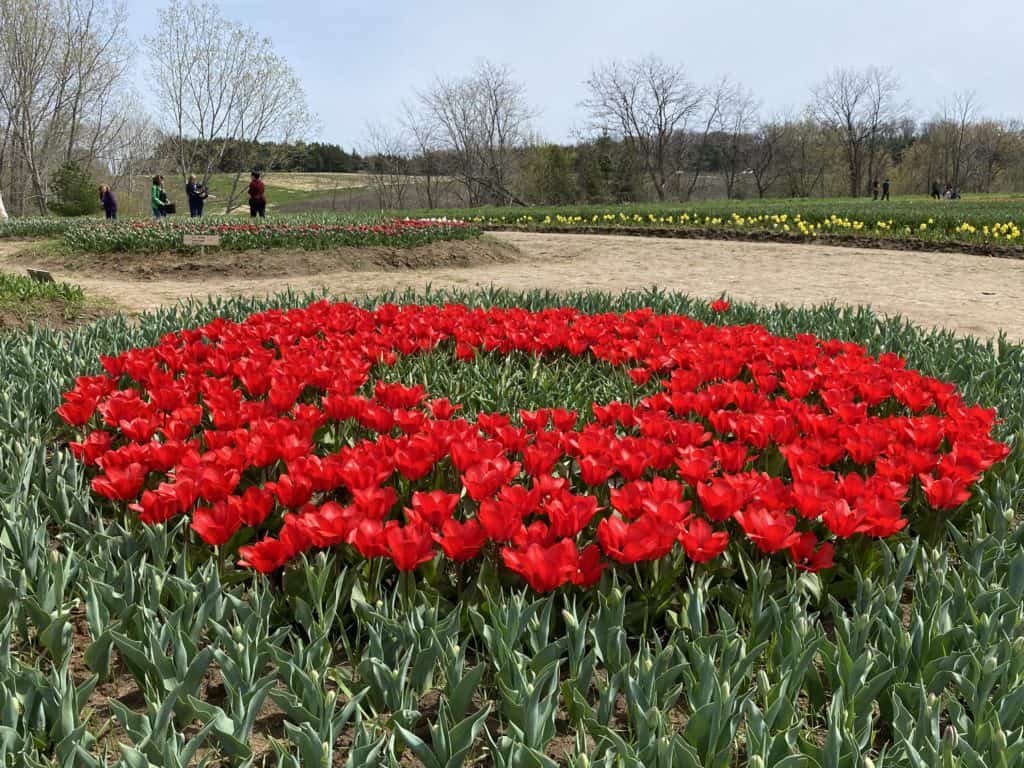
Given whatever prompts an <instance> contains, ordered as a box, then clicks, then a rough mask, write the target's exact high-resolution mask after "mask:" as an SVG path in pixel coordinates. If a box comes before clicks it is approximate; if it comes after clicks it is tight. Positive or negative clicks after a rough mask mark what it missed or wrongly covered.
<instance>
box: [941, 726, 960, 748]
mask: <svg viewBox="0 0 1024 768" xmlns="http://www.w3.org/2000/svg"><path fill="white" fill-rule="evenodd" d="M942 743H943V744H945V745H946V746H947V747H948V748H949V749H950V750H954V749H956V747H957V745H958V744H959V743H960V734H959V733H957V731H956V727H955V726H954V725H953V724H952V723H950V724H949V725H947V726H946V730H944V731H943V732H942Z"/></svg>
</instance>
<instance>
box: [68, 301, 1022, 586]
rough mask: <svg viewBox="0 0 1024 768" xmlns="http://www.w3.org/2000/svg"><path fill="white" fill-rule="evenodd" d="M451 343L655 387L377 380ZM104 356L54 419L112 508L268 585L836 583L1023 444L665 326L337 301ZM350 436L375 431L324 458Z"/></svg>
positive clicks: (812, 357)
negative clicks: (446, 576) (548, 391)
mask: <svg viewBox="0 0 1024 768" xmlns="http://www.w3.org/2000/svg"><path fill="white" fill-rule="evenodd" d="M717 309H718V310H719V311H723V312H724V311H728V304H727V303H725V302H722V303H721V304H719V305H717ZM442 345H444V346H445V347H447V348H449V349H452V350H453V353H454V355H455V356H456V357H457V358H458V359H460V360H465V361H469V360H472V359H473V357H474V356H475V355H477V354H481V353H485V354H507V353H510V352H513V351H516V350H518V351H522V352H526V353H531V354H535V355H545V356H548V355H573V356H590V357H591V358H593V359H596V360H599V361H604V362H606V363H609V364H612V365H615V366H624V367H627V368H628V369H629V375H630V376H631V378H632V380H633V382H635V384H636V385H637V386H645V387H646V388H645V390H644V391H653V392H654V394H650V395H648V396H645V397H643V398H642V399H640V400H639V402H638V404H637V405H635V406H634V405H631V404H628V403H624V402H610V403H604V404H599V403H594V405H593V408H592V414H577V413H575V412H572V411H567V410H565V409H561V408H550V409H538V410H535V411H519V413H518V414H516V415H515V416H513V415H511V414H504V413H490V414H481V415H479V416H478V417H477V418H476V420H475V421H470V420H467V419H465V418H462V417H460V414H459V411H460V407H459V406H458V405H454V404H452V403H450V402H449V401H448V400H447V399H435V398H432V397H431V395H430V393H429V392H428V391H427V390H426V389H425V388H424V387H422V386H413V387H407V386H404V385H402V384H398V383H386V382H384V381H381V380H375V381H374V380H371V379H372V376H373V374H375V373H380V372H382V371H384V370H385V369H386V368H387V366H389V365H391V364H393V363H394V362H395V361H396V360H397V359H398V357H399V356H400V355H410V354H417V353H425V352H430V351H432V350H435V349H437V348H438V347H441V346H442ZM102 363H103V366H104V368H105V370H106V373H104V374H101V375H97V376H84V377H80V378H79V379H77V380H76V383H75V386H74V388H73V389H72V390H71V391H69V392H67V393H65V395H64V404H63V405H62V406H61V407H60V408H59V409H58V413H59V414H60V416H61V417H62V418H63V419H64V421H66V422H67V423H68V424H70V425H72V426H74V427H78V428H81V431H82V432H83V433H84V435H83V437H82V439H81V440H80V441H79V442H75V443H72V444H71V448H72V450H73V452H74V454H75V456H76V457H78V458H79V459H81V460H82V461H83V462H85V463H86V464H87V465H90V466H94V467H96V468H97V470H98V471H97V474H95V476H94V477H93V479H92V488H93V490H94V491H95V493H97V494H99V495H100V496H103V497H106V498H108V499H112V500H115V501H119V502H123V503H127V504H128V506H129V508H130V509H131V510H134V512H135V513H137V515H138V517H139V519H140V520H141V521H143V522H144V523H148V524H157V523H162V522H164V521H167V520H169V519H171V518H173V517H175V516H177V515H189V516H190V518H191V526H192V528H193V529H194V530H195V531H196V533H197V534H198V535H199V536H200V537H201V538H202V540H203V541H205V542H206V543H207V544H209V545H212V546H220V545H224V544H226V543H228V542H229V541H231V540H232V539H233V538H234V537H236V534H239V533H240V531H242V530H243V529H245V528H251V529H254V530H253V531H249V532H248V533H247V535H246V536H239V537H238V538H237V539H236V541H241V540H243V539H247V540H249V541H251V542H252V543H249V544H248V545H247V546H242V547H241V548H240V550H239V552H240V563H241V564H242V565H244V566H250V567H252V568H254V569H256V570H258V571H260V572H270V571H274V570H275V569H278V568H280V567H282V566H283V565H284V564H285V563H286V562H287V561H288V560H290V559H291V558H293V557H295V556H296V555H298V554H299V553H301V552H304V551H307V550H311V549H315V548H325V547H334V546H350V547H352V548H354V550H355V551H357V552H358V553H360V554H361V555H362V556H363V557H365V558H377V557H385V558H390V559H391V560H392V561H393V562H394V564H395V566H396V567H397V568H398V569H400V570H412V569H415V568H416V567H417V566H419V565H420V564H422V563H425V562H427V561H430V560H432V559H434V558H435V557H437V556H438V555H439V554H441V555H443V557H445V558H448V559H450V560H452V561H459V562H462V561H468V560H473V559H475V558H478V557H484V556H487V553H489V552H491V553H493V552H497V553H500V559H501V562H502V563H504V565H505V567H507V568H508V569H510V570H512V571H514V572H516V573H518V574H520V575H521V576H522V577H523V578H524V579H525V580H526V581H527V582H528V583H529V584H530V585H531V586H532V587H533V588H534V589H536V590H538V591H547V590H551V589H554V588H556V587H558V586H560V585H563V584H576V585H581V586H588V585H591V584H593V583H594V582H596V580H597V579H598V578H599V577H600V574H601V572H602V569H603V568H605V567H606V566H607V565H608V564H609V563H611V562H617V563H621V564H631V563H637V562H642V561H650V560H657V559H659V558H662V557H665V556H667V555H669V554H670V553H672V552H679V551H680V550H681V551H682V552H685V554H686V556H687V557H689V558H690V559H692V560H694V561H696V562H706V561H708V560H711V559H713V558H715V557H717V556H718V555H719V554H721V553H722V551H723V550H724V549H725V548H726V546H727V544H728V542H729V539H730V537H736V536H745V537H747V538H748V539H749V540H750V541H751V542H752V543H753V544H754V545H756V547H757V548H758V549H760V550H761V551H762V552H765V553H776V552H780V553H785V554H786V555H787V556H788V557H789V558H791V560H792V561H793V563H794V564H795V566H796V567H797V568H801V569H805V570H818V569H821V568H826V567H829V566H831V565H832V558H833V547H834V543H835V542H837V541H841V540H844V539H848V538H849V537H851V536H855V535H861V536H868V537H885V536H889V535H892V534H894V533H896V532H897V531H899V530H901V529H902V528H903V527H904V526H905V525H906V524H907V518H906V515H905V513H906V510H907V509H908V508H910V507H914V508H915V509H917V510H918V511H919V512H921V513H923V514H927V513H928V511H929V507H930V508H932V509H939V510H941V509H952V508H955V507H957V506H959V505H960V504H962V503H963V502H964V501H966V500H967V499H968V498H969V497H970V493H971V490H970V486H971V485H972V483H974V482H975V481H976V480H978V478H979V477H980V476H981V474H982V473H983V472H984V471H985V470H986V469H987V468H989V467H990V466H991V465H992V464H994V463H995V462H997V461H999V460H1001V459H1002V458H1003V457H1005V455H1006V454H1007V452H1008V448H1007V447H1006V446H1005V445H1003V444H1001V443H999V442H997V441H996V440H994V439H993V438H992V437H991V435H990V432H991V429H992V426H993V424H994V420H995V414H994V412H993V411H992V410H986V409H983V408H981V407H979V406H968V405H966V404H965V402H964V400H963V398H962V397H961V396H960V394H958V393H957V391H956V389H955V388H954V386H953V385H951V384H947V383H943V382H941V381H938V380H936V379H934V378H929V377H927V376H924V375H922V374H920V373H918V372H916V371H913V370H909V369H907V368H906V367H905V364H904V361H903V360H902V359H901V358H900V357H898V356H897V355H895V354H885V355H882V356H880V357H878V358H877V359H876V358H873V357H871V356H869V355H868V354H867V353H866V352H865V350H864V349H863V348H862V347H861V346H858V345H856V344H852V343H845V342H841V341H823V340H821V339H818V338H816V337H814V336H810V335H799V336H797V337H796V338H781V337H778V336H774V335H772V334H770V333H768V331H766V330H765V329H764V328H762V327H760V326H718V325H705V324H702V323H700V322H698V321H696V320H693V319H691V318H687V317H683V316H678V315H660V314H656V313H654V312H652V311H650V310H637V311H633V312H628V313H626V314H621V315H620V314H599V315H588V314H585V313H582V312H580V311H577V310H575V309H570V308H558V309H549V310H544V311H539V312H531V311H527V310H524V309H486V310H485V309H469V308H467V307H465V306H461V305H446V306H443V307H441V306H417V305H409V306H394V305H384V306H381V307H379V308H378V309H376V310H373V311H370V310H364V309H359V308H357V307H355V306H352V305H350V304H345V303H337V304H331V303H327V302H319V303H316V304H313V305H311V306H309V307H306V308H302V309H296V310H292V311H288V312H283V311H268V312H262V313H260V314H256V315H253V316H251V317H249V318H248V319H246V320H245V321H243V322H240V323H233V322H228V321H226V320H222V319H218V320H215V321H213V322H212V323H210V324H208V325H206V326H205V327H202V328H198V329H195V330H187V331H181V332H178V333H173V334H169V335H167V336H165V337H164V338H163V339H161V341H160V343H159V344H157V345H156V346H154V347H150V348H147V349H133V350H130V351H128V352H125V353H123V354H121V355H119V356H117V357H112V358H103V359H102ZM656 385H657V386H656ZM361 393H362V394H361ZM342 423H348V425H349V426H350V427H352V428H353V429H354V431H350V432H348V433H346V434H353V435H356V439H355V440H354V441H352V443H351V444H345V445H344V446H343V447H341V448H340V449H339V450H328V449H326V448H325V444H326V441H325V440H324V436H325V435H329V434H331V431H332V430H335V431H337V430H338V429H339V425H341V424H342Z"/></svg>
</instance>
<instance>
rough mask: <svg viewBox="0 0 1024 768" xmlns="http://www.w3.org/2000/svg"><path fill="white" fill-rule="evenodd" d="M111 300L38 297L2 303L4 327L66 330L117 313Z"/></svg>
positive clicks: (0, 311) (0, 315) (0, 313)
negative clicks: (68, 300) (104, 301)
mask: <svg viewBox="0 0 1024 768" xmlns="http://www.w3.org/2000/svg"><path fill="white" fill-rule="evenodd" d="M114 311H115V310H114V309H113V307H112V306H109V305H107V304H92V303H88V302H87V303H85V304H75V303H71V302H67V301H64V300H62V299H34V300H32V301H26V302H19V303H17V304H5V305H2V306H0V331H4V330H8V329H14V330H24V329H26V328H28V327H29V326H30V325H39V326H42V327H44V328H54V329H57V330H64V329H66V328H71V327H73V326H76V325H82V324H83V323H91V322H92V321H93V320H99V319H100V318H101V317H105V316H107V315H110V314H113V312H114Z"/></svg>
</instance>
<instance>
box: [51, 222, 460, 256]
mask: <svg viewBox="0 0 1024 768" xmlns="http://www.w3.org/2000/svg"><path fill="white" fill-rule="evenodd" d="M479 233H480V232H479V229H477V228H476V227H475V226H472V225H470V224H467V223H466V222H464V221H458V220H451V219H381V220H379V221H377V220H375V221H367V222H351V223H337V222H331V221H330V220H310V221H302V220H295V221H291V220H286V221H271V222H269V223H249V222H242V223H238V222H231V221H223V223H218V220H215V219H182V220H173V219H162V220H159V221H151V220H136V221H124V222H117V223H103V224H97V223H95V222H94V223H92V224H89V225H82V226H75V227H71V228H69V229H67V230H66V231H65V232H64V236H63V237H64V242H65V243H66V244H67V245H68V246H70V247H72V248H74V249H75V250H78V251H88V252H92V253H110V252H145V253H154V252H160V251H172V250H179V249H181V248H182V247H183V238H184V237H185V236H186V235H217V236H219V238H220V246H221V247H222V248H226V249H229V250H235V251H241V250H250V249H263V248H296V249H303V250H324V249H328V248H337V247H342V246H366V245H387V246H414V245H425V244H427V243H431V242H435V241H437V240H452V239H463V238H470V237H476V236H478V235H479Z"/></svg>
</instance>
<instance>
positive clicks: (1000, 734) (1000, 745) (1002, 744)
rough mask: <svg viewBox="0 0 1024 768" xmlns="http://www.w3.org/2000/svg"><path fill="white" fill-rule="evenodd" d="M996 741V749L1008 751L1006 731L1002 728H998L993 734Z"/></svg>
mask: <svg viewBox="0 0 1024 768" xmlns="http://www.w3.org/2000/svg"><path fill="white" fill-rule="evenodd" d="M993 737H994V739H995V742H996V749H998V750H999V751H1000V752H1005V751H1006V731H1004V730H1003V729H1002V728H996V732H995V733H994V734H993Z"/></svg>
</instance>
